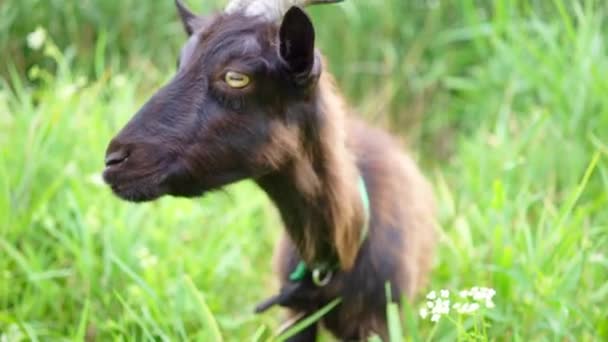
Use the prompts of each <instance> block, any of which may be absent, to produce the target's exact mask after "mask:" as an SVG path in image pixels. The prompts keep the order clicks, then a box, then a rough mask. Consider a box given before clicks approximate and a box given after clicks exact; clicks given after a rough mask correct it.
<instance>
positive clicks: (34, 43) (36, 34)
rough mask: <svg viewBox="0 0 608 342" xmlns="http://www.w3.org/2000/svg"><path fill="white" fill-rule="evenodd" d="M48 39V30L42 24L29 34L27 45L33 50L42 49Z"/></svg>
mask: <svg viewBox="0 0 608 342" xmlns="http://www.w3.org/2000/svg"><path fill="white" fill-rule="evenodd" d="M45 40H46V30H45V29H44V28H42V27H40V26H38V27H37V28H36V30H34V31H33V32H31V33H29V34H28V35H27V46H28V47H29V48H30V49H32V50H40V48H42V46H43V45H44V41H45Z"/></svg>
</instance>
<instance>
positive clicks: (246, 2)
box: [225, 0, 343, 21]
mask: <svg viewBox="0 0 608 342" xmlns="http://www.w3.org/2000/svg"><path fill="white" fill-rule="evenodd" d="M341 1H343V0H231V1H230V3H228V5H227V6H226V9H225V12H226V13H228V14H230V13H235V12H243V13H244V14H245V15H247V16H261V17H264V18H266V19H267V20H269V21H278V20H280V19H281V18H283V15H284V14H285V13H286V12H287V10H288V9H289V8H290V7H291V6H300V7H306V6H309V5H320V4H331V3H336V2H341Z"/></svg>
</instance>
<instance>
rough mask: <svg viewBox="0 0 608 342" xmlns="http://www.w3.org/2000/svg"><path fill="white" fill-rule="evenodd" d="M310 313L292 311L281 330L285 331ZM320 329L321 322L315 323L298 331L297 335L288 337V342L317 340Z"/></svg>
mask: <svg viewBox="0 0 608 342" xmlns="http://www.w3.org/2000/svg"><path fill="white" fill-rule="evenodd" d="M309 315H310V313H307V312H297V311H290V312H289V314H288V319H287V320H286V321H285V323H283V324H282V326H281V328H280V329H279V331H281V332H284V331H286V330H288V329H289V328H291V327H293V326H294V325H296V324H298V323H299V322H301V321H302V320H304V319H306V317H308V316H309ZM318 331H319V323H313V324H311V325H309V326H307V327H306V328H304V329H303V330H300V331H298V332H297V333H296V334H295V335H293V336H291V337H290V338H288V339H287V340H286V341H287V342H315V341H316V340H317V333H318Z"/></svg>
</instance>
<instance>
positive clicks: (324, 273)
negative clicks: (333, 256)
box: [312, 268, 334, 287]
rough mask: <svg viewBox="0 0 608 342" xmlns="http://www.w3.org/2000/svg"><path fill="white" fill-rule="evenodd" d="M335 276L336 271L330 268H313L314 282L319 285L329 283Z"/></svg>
mask: <svg viewBox="0 0 608 342" xmlns="http://www.w3.org/2000/svg"><path fill="white" fill-rule="evenodd" d="M333 276H334V272H332V271H331V270H328V269H323V268H315V269H314V270H312V282H313V283H314V284H315V285H317V286H319V287H323V286H325V285H327V284H329V282H330V281H331V278H332V277H333Z"/></svg>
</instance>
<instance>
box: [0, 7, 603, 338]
mask: <svg viewBox="0 0 608 342" xmlns="http://www.w3.org/2000/svg"><path fill="white" fill-rule="evenodd" d="M28 1H29V2H28ZM28 1H23V2H16V1H7V2H3V3H1V4H0V13H9V14H10V13H12V14H11V15H10V16H9V15H8V14H7V15H4V16H3V18H6V20H7V22H8V21H9V19H10V20H12V22H14V23H17V22H18V25H17V24H15V25H11V24H8V25H4V24H0V43H2V44H3V46H7V47H8V48H9V49H0V50H2V51H3V52H2V53H4V55H3V56H5V57H4V58H3V60H4V61H7V62H6V63H3V66H2V67H3V68H4V69H2V70H1V71H0V74H1V75H4V81H2V82H1V83H0V340H2V338H5V337H6V339H7V340H9V341H18V340H40V341H46V340H62V339H63V340H82V339H84V338H91V337H97V339H98V340H100V341H105V340H158V339H163V340H186V339H194V340H201V341H209V340H217V339H218V336H222V337H223V339H225V340H227V341H232V340H235V341H240V340H266V339H268V338H269V337H270V336H272V335H273V332H274V331H275V329H276V328H277V327H278V325H279V317H280V314H279V312H278V310H271V311H270V312H269V313H266V314H264V315H262V316H255V315H253V313H252V310H253V307H254V305H255V304H256V303H257V302H258V301H259V300H260V299H263V298H265V297H266V296H267V295H269V294H270V293H272V290H273V289H274V288H275V286H276V284H275V281H274V278H273V275H272V272H271V268H270V257H271V251H272V246H273V245H274V241H275V240H276V238H277V236H278V234H279V233H280V230H281V226H280V221H279V219H278V218H277V215H276V213H275V211H274V210H273V208H272V206H271V204H270V203H269V201H268V199H267V198H266V197H265V196H264V194H263V193H262V192H261V191H260V190H258V189H257V188H256V187H255V186H254V185H253V184H252V183H250V182H242V183H240V184H236V185H234V186H231V187H229V188H228V189H227V190H226V191H225V192H219V193H214V194H210V195H208V196H205V197H204V198H202V199H197V200H185V199H175V198H163V199H162V200H160V201H157V202H154V203H147V204H142V205H134V204H128V203H125V202H122V201H119V200H118V199H117V198H115V197H114V196H113V195H112V194H111V193H110V191H109V190H108V189H107V188H106V187H105V186H104V185H103V184H101V182H100V179H99V172H100V170H101V168H102V159H103V154H104V149H105V146H106V143H107V142H108V140H109V138H111V137H112V135H113V134H114V133H115V132H116V131H117V130H118V129H119V128H120V127H121V126H122V125H123V124H124V123H125V122H126V121H127V120H128V118H129V117H130V116H131V115H132V113H133V112H134V111H135V110H137V108H138V106H140V105H141V104H142V103H143V102H144V101H145V99H146V97H147V96H149V95H150V94H151V93H152V92H153V91H154V89H155V88H157V87H158V86H159V85H161V84H162V83H163V82H164V81H165V80H167V79H168V78H169V77H170V75H171V72H172V68H173V67H174V66H173V64H174V60H175V56H176V52H177V50H176V49H177V46H179V44H180V43H181V42H182V41H183V36H182V35H181V33H180V32H179V24H178V23H177V21H176V19H175V16H174V15H173V14H172V13H173V12H172V9H171V6H172V4H171V3H170V1H167V2H169V5H167V4H165V2H162V3H159V4H158V5H152V3H150V4H148V3H146V4H141V5H140V3H141V2H135V1H125V2H120V3H119V2H98V3H94V2H87V1H82V2H78V3H76V2H65V6H66V7H65V8H68V9H70V10H69V11H67V10H66V12H65V13H74V14H75V15H74V16H73V18H72V17H69V18H72V19H70V20H71V21H70V20H67V19H65V20H59V19H53V18H54V17H53V16H52V15H51V14H52V13H56V12H57V11H59V9H61V8H64V7H62V2H57V1H49V2H39V1H33V0H31V1H30V0H28ZM30 2H31V4H30V5H31V6H30V8H31V11H32V16H31V18H29V17H28V18H27V19H24V20H17V19H15V18H26V17H27V16H26V15H25V13H26V11H27V9H28V6H29V5H28V4H29V3H30ZM217 3H218V2H210V3H208V4H207V5H206V6H207V7H206V8H210V7H213V6H217ZM433 3H435V2H433V1H428V2H421V1H420V2H419V1H401V0H390V1H388V0H387V1H352V0H347V1H346V2H345V3H344V4H343V5H340V6H333V7H328V8H317V9H314V10H312V11H311V12H312V13H313V16H314V20H315V24H316V27H317V30H318V32H319V46H320V47H321V49H322V50H323V51H324V53H325V54H326V55H327V57H328V60H329V63H330V68H331V70H332V71H333V72H334V73H335V74H336V76H337V78H338V83H339V85H340V87H341V88H342V89H343V90H344V92H345V94H346V96H347V98H348V99H349V100H350V103H351V104H352V105H353V106H354V107H355V108H356V109H358V110H359V112H361V113H362V115H363V116H365V117H367V118H368V119H369V120H370V121H372V122H375V123H377V124H378V125H381V126H385V127H388V128H389V129H390V130H392V131H394V132H398V133H400V134H403V136H404V137H406V139H405V140H407V141H408V142H409V143H410V145H412V150H413V151H414V152H415V153H416V156H417V157H418V159H419V160H420V161H421V163H422V165H423V166H424V169H425V171H426V173H427V174H428V176H429V178H430V179H431V180H432V182H433V184H434V186H435V190H436V194H437V198H438V203H439V209H440V210H439V211H440V214H439V221H440V231H441V233H440V248H439V251H438V256H437V261H436V267H435V269H434V271H433V274H432V277H431V283H430V284H429V287H428V290H431V289H435V290H439V289H442V288H446V289H450V290H451V291H453V292H454V291H457V290H459V289H463V288H469V287H472V286H475V285H478V286H488V287H492V288H494V289H496V291H497V294H496V297H495V298H494V299H495V303H496V307H495V308H493V309H491V310H484V311H481V312H480V313H478V314H477V315H472V316H458V315H456V314H451V315H450V316H449V317H443V318H442V319H441V320H440V321H439V323H437V324H435V323H431V322H429V321H428V319H427V320H423V319H422V318H420V317H419V316H418V314H417V312H418V309H419V308H420V306H421V305H424V299H423V298H422V297H421V298H420V299H419V300H417V301H416V303H415V304H414V305H413V306H406V307H404V308H402V309H401V311H402V313H403V314H402V315H401V316H402V320H401V322H400V321H399V318H398V316H399V312H398V310H399V309H397V308H395V307H392V306H391V307H389V308H387V314H388V316H389V318H390V321H391V322H392V324H391V328H392V329H391V336H394V339H395V340H398V337H399V336H404V339H405V340H413V341H426V340H454V339H456V338H459V339H463V340H519V341H529V340H576V341H579V340H581V341H592V340H606V339H608V325H607V324H606V322H607V321H608V315H607V313H606V307H607V306H608V210H607V209H606V208H608V97H607V96H606V94H607V93H608V78H607V77H606V75H608V58H607V56H608V49H607V46H606V44H607V43H608V40H607V38H606V37H608V26H607V22H606V18H607V17H608V16H607V15H608V8H607V5H606V4H604V3H603V2H601V1H591V0H590V1H584V2H583V1H562V0H553V1H520V0H518V1H508V0H502V1H494V2H492V5H490V4H489V2H488V3H486V2H483V4H481V3H480V2H477V1H473V0H468V1H441V2H436V3H440V5H438V6H433V5H427V4H433ZM421 4H423V5H421ZM44 6H55V7H53V8H55V12H53V10H51V9H49V8H45V7H44ZM154 6H158V7H154ZM87 8H88V10H85V9H87ZM137 8H139V9H140V11H139V12H138V11H137ZM3 11H4V12H3ZM70 11H71V12H70ZM125 11H127V13H133V15H132V16H128V15H126V14H124V15H123V16H118V18H119V19H116V21H113V20H112V19H113V18H115V17H117V13H123V12H125ZM128 11H131V12H128ZM60 12H61V11H60ZM62 13H63V12H62ZM65 13H64V14H61V15H66V16H67V14H65ZM151 13H154V15H152V14H151ZM156 14H158V16H156ZM60 18H62V17H60ZM90 18H97V21H95V20H92V19H90ZM150 18H151V19H150ZM148 19H150V20H148ZM103 23H105V24H103ZM130 23H132V26H129V24H130ZM37 25H41V26H43V27H45V28H47V29H48V30H49V34H50V36H51V37H52V42H48V43H47V49H46V54H45V53H44V52H43V51H31V50H28V49H27V47H26V46H25V34H26V33H27V32H29V31H32V30H34V28H35V27H36V26H37ZM81 27H83V28H86V29H79V28H81ZM87 32H88V33H87ZM87 34H88V35H87ZM169 40H170V41H171V43H169V44H164V43H163V44H161V43H159V42H165V41H169ZM4 44H6V45H4ZM55 44H56V45H57V46H58V47H59V48H57V49H53V48H52V47H53V46H55ZM129 46H132V47H133V48H132V49H130V48H129ZM9 50H10V51H11V53H8V54H7V52H6V51H9ZM6 56H8V57H6ZM378 109H381V110H378Z"/></svg>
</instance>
